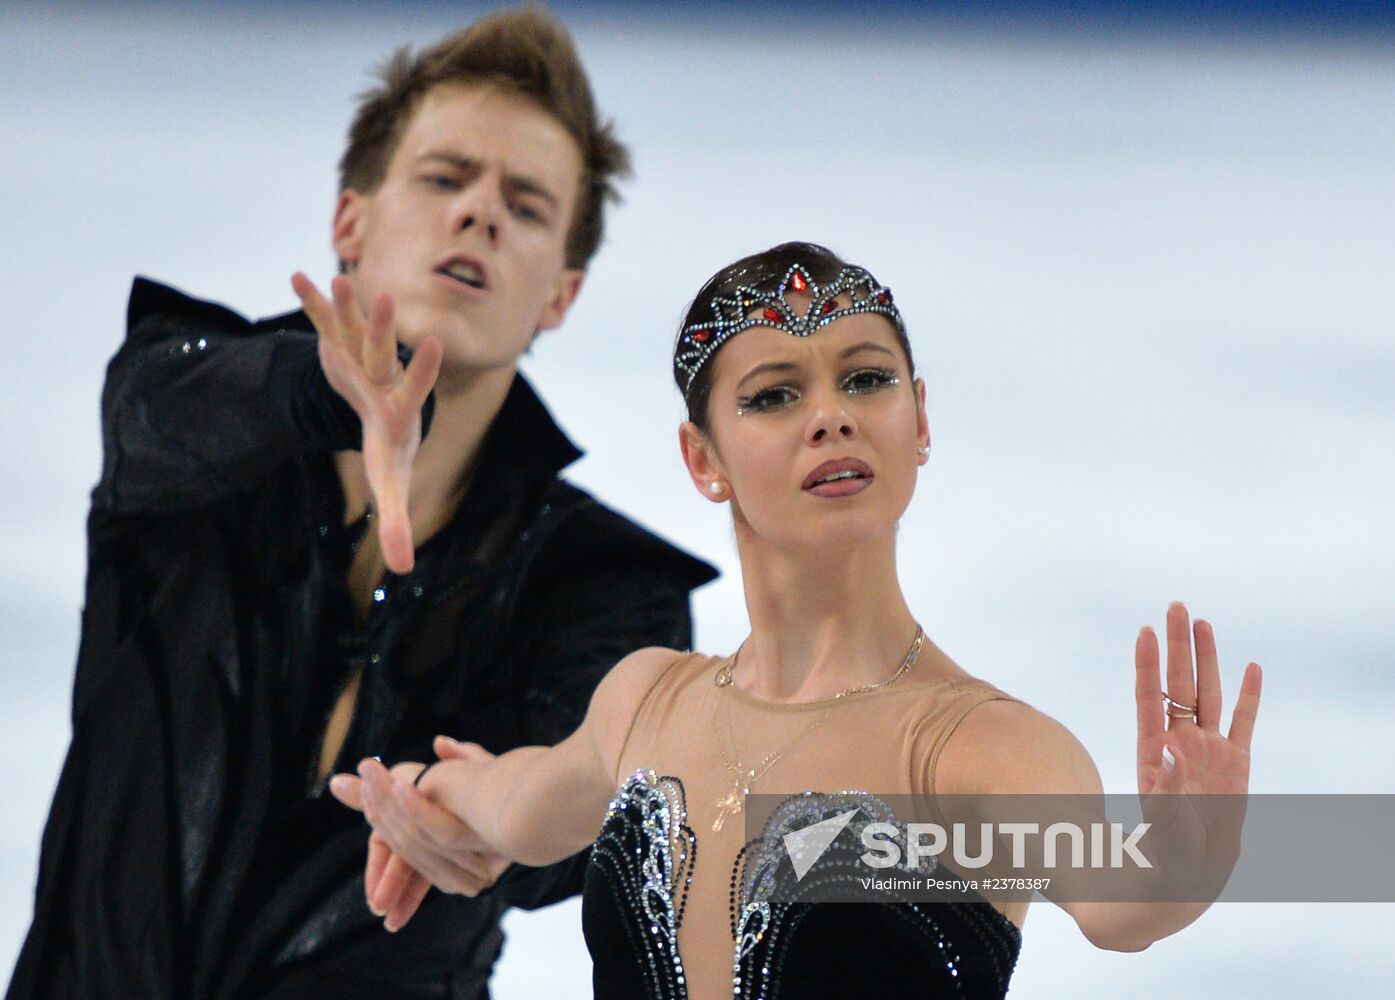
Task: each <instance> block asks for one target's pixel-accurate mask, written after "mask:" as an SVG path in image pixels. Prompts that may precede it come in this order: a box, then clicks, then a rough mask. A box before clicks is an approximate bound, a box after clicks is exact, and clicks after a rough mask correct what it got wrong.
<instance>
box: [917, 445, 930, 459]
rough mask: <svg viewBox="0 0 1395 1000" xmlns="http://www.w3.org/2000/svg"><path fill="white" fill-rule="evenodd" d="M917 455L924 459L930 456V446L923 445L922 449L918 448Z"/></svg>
mask: <svg viewBox="0 0 1395 1000" xmlns="http://www.w3.org/2000/svg"><path fill="white" fill-rule="evenodd" d="M915 453H916V454H917V455H919V456H920V457H921V458H924V457H925V456H926V455H928V454H930V446H929V445H928V444H925V445H921V446H920V447H918V448H916V450H915Z"/></svg>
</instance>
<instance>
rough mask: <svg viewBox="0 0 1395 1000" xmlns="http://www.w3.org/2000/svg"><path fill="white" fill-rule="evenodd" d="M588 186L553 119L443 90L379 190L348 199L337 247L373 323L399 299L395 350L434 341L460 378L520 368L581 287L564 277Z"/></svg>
mask: <svg viewBox="0 0 1395 1000" xmlns="http://www.w3.org/2000/svg"><path fill="white" fill-rule="evenodd" d="M581 175H582V164H581V153H580V151H579V150H578V148H577V145H576V143H575V141H573V139H572V137H571V136H570V134H568V132H567V131H566V129H565V128H564V127H563V126H562V124H561V123H560V122H558V121H557V120H556V119H555V118H553V117H552V116H551V115H549V114H548V113H547V112H545V111H543V110H541V109H540V108H539V107H537V106H536V105H534V104H532V103H531V102H529V101H527V100H526V99H524V98H522V97H519V96H517V95H514V94H510V93H507V92H506V91H502V90H499V89H498V88H495V87H490V86H470V87H466V86H461V85H457V84H445V85H442V86H439V87H436V88H435V89H434V90H432V91H430V92H429V93H428V94H427V95H426V96H425V97H423V98H422V100H421V102H420V104H419V105H418V107H417V108H416V110H415V112H414V113H413V115H412V117H411V119H410V121H409V122H408V124H407V128H406V129H405V131H404V132H403V134H402V137H401V139H400V141H399V142H398V144H397V148H396V150H395V151H394V152H393V154H392V159H391V161H390V162H389V163H388V169H387V173H386V175H385V177H384V178H383V182H382V184H380V185H379V187H378V189H377V190H376V191H374V192H373V193H372V194H362V193H360V192H357V191H345V192H344V193H343V194H341V195H340V198H339V204H338V207H337V208H336V210H335V217H334V248H335V250H336V252H337V253H338V254H339V257H340V259H341V260H343V261H344V263H345V264H346V265H347V267H348V272H349V277H350V280H351V281H352V283H353V287H354V292H355V295H356V297H357V298H358V301H359V304H360V305H361V306H362V307H363V308H364V310H365V311H366V310H367V309H368V308H369V307H370V305H371V303H372V302H373V300H374V299H375V298H376V297H377V296H378V295H379V294H381V293H384V292H385V293H387V294H388V295H390V296H391V297H392V300H393V303H394V306H395V307H396V311H395V324H396V331H397V339H398V340H399V341H400V342H401V343H403V344H405V345H406V346H408V347H415V346H416V345H417V344H419V343H420V342H421V341H422V339H423V338H424V337H426V336H427V335H434V336H436V337H437V338H439V339H440V341H441V342H442V344H443V345H444V346H445V365H446V369H447V370H450V369H454V370H455V371H457V372H460V373H467V374H468V373H469V372H481V371H485V370H489V369H496V368H499V367H508V366H512V365H514V364H515V363H516V362H517V360H518V357H519V355H521V354H522V353H523V351H524V350H525V349H526V348H527V346H528V344H529V342H530V341H531V340H532V338H533V335H534V333H535V332H536V331H538V330H543V329H550V328H552V327H555V326H558V325H559V324H560V323H561V322H562V320H563V319H564V318H565V317H566V314H567V310H568V308H570V306H571V303H572V300H573V299H574V298H575V297H576V293H577V291H578V290H579V288H580V287H581V278H582V272H581V271H578V270H575V269H571V268H567V267H566V266H565V250H566V242H567V233H568V231H569V229H570V226H571V222H572V216H573V214H574V213H575V211H576V203H577V198H578V197H579V193H580V191H579V189H580V179H581Z"/></svg>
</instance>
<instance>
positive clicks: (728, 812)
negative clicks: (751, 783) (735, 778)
mask: <svg viewBox="0 0 1395 1000" xmlns="http://www.w3.org/2000/svg"><path fill="white" fill-rule="evenodd" d="M739 812H741V790H740V789H739V788H733V789H732V790H731V791H729V792H727V794H726V795H725V796H723V797H722V798H720V799H718V800H717V821H716V822H715V823H713V824H712V832H713V833H718V832H720V831H721V829H722V824H723V823H725V822H726V821H727V817H728V816H735V815H736V814H737V813H739Z"/></svg>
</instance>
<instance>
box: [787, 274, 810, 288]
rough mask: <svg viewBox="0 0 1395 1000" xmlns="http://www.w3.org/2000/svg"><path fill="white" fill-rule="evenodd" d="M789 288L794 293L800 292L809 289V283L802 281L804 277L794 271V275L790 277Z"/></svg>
mask: <svg viewBox="0 0 1395 1000" xmlns="http://www.w3.org/2000/svg"><path fill="white" fill-rule="evenodd" d="M790 287H791V288H793V289H794V290H795V291H796V292H802V291H804V290H805V289H807V288H808V287H809V282H807V281H805V280H804V275H802V274H800V273H799V272H798V271H795V272H794V274H792V275H790Z"/></svg>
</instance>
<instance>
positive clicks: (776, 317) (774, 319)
mask: <svg viewBox="0 0 1395 1000" xmlns="http://www.w3.org/2000/svg"><path fill="white" fill-rule="evenodd" d="M761 315H762V316H764V317H765V319H766V322H768V323H778V322H780V312H779V310H777V309H776V308H775V307H774V306H766V307H765V312H763V313H761Z"/></svg>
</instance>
